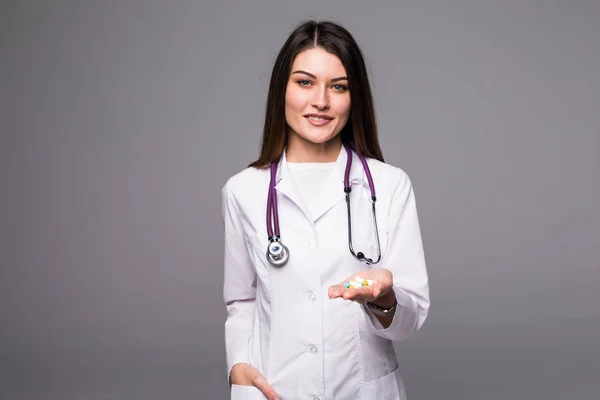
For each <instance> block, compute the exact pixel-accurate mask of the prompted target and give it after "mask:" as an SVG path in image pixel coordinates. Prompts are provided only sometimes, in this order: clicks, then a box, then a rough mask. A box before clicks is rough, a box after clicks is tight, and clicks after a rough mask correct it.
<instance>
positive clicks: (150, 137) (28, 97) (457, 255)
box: [0, 0, 600, 400]
mask: <svg viewBox="0 0 600 400" xmlns="http://www.w3.org/2000/svg"><path fill="white" fill-rule="evenodd" d="M308 17H316V18H319V19H333V20H335V21H337V22H340V23H342V24H343V25H345V26H346V27H347V28H348V29H349V30H350V31H351V32H352V33H353V35H354V36H355V38H356V40H357V41H358V42H359V45H360V46H361V47H362V49H363V51H364V53H365V55H366V58H367V60H368V69H369V73H370V75H371V79H372V85H373V91H374V96H375V100H376V106H377V116H378V121H379V126H380V135H381V143H382V146H383V150H384V155H385V157H386V161H387V162H389V163H391V164H393V165H396V166H399V167H401V168H403V169H404V170H405V171H406V172H407V173H408V174H409V175H410V177H411V178H412V181H413V184H414V187H415V192H416V196H417V205H418V209H419V215H420V220H421V225H422V231H423V240H424V244H425V251H426V258H427V263H428V270H429V274H430V282H431V299H432V308H431V313H430V316H429V319H428V321H427V322H426V323H425V325H424V326H423V328H422V330H421V331H419V332H418V333H417V334H415V335H414V336H413V337H411V338H410V339H409V340H408V341H406V342H402V343H398V344H397V346H396V348H397V352H398V357H399V360H400V365H401V368H402V370H403V373H404V376H405V379H406V384H407V387H408V393H409V398H410V400H418V399H485V400H495V399H598V398H600V379H599V377H600V372H599V371H600V361H599V360H600V345H599V343H598V342H599V340H600V257H599V255H598V254H599V253H598V252H599V248H600V212H599V211H598V208H599V204H600V166H599V158H600V154H599V153H600V76H599V73H598V71H600V2H599V1H595V0H588V1H584V0H572V1H569V2H567V1H550V0H548V1H543V0H538V1H534V0H529V1H517V0H511V1H474V0H473V1H468V0H456V1H397V2H391V1H390V2H383V1H382V2H372V3H368V2H365V1H350V0H347V1H337V2H326V1H319V2H317V1H308V0H304V1H297V2H282V1H270V2H267V1H265V2H258V1H252V2H249V1H239V2H234V1H227V2H224V1H223V2H217V1H213V2H208V1H192V0H189V1H162V2H161V1H156V0H153V1H144V0H126V1H125V0H124V1H100V0H98V1H90V0H88V1H75V0H72V1H69V0H54V1H41V0H40V1H33V0H21V1H17V0H14V1H3V2H2V5H1V9H0V93H1V97H0V101H1V103H0V113H1V114H0V116H1V118H0V132H1V136H0V179H1V181H0V190H1V196H0V227H1V228H0V263H1V269H0V398H1V399H7V400H29V399H43V400H50V399H52V400H55V399H56V400H58V399H60V400H75V399H85V400H125V399H140V400H155V399H182V400H187V399H190V400H191V399H226V398H228V386H227V381H226V376H225V375H226V367H225V353H224V351H225V349H224V340H223V324H224V321H225V306H224V304H223V301H222V276H223V272H222V252H223V243H222V236H223V230H222V225H221V216H220V190H221V187H222V186H223V184H224V183H225V181H226V180H227V178H228V177H230V176H231V175H233V174H234V173H236V172H238V171H240V170H241V169H243V168H245V166H246V165H247V164H248V163H249V162H250V161H251V160H253V159H254V158H255V157H256V156H257V154H258V149H259V138H260V134H261V129H262V123H263V116H264V105H265V101H266V91H267V85H268V80H269V76H270V71H271V67H272V64H273V61H274V59H275V56H276V53H277V51H278V50H279V49H280V47H281V45H282V44H283V42H284V40H285V38H286V37H287V35H288V34H289V33H290V32H291V30H292V29H293V27H294V26H295V25H296V24H297V23H298V22H300V21H301V20H303V19H305V18H308ZM340 229H342V227H340ZM299 379H301V377H299ZM288 400H289V399H288Z"/></svg>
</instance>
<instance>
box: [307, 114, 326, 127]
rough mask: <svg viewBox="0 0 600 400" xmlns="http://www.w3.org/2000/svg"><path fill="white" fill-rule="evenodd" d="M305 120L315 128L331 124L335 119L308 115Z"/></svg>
mask: <svg viewBox="0 0 600 400" xmlns="http://www.w3.org/2000/svg"><path fill="white" fill-rule="evenodd" d="M305 118H306V120H307V121H308V123H309V124H311V125H314V126H325V125H327V124H328V123H329V122H331V120H333V118H332V117H330V116H318V115H306V116H305Z"/></svg>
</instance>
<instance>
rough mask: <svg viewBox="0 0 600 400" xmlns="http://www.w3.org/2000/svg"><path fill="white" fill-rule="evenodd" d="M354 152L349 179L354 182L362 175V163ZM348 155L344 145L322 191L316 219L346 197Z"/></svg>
mask: <svg viewBox="0 0 600 400" xmlns="http://www.w3.org/2000/svg"><path fill="white" fill-rule="evenodd" d="M351 154H352V166H351V169H350V177H349V181H350V182H352V179H354V178H360V177H362V173H361V171H362V164H361V162H360V160H359V159H358V157H357V156H356V154H355V153H354V152H351ZM347 159H348V155H347V153H346V149H345V148H344V147H343V146H342V148H341V150H340V154H339V156H338V158H337V160H336V165H335V169H334V171H332V173H331V175H330V176H329V179H328V180H327V181H326V183H325V186H324V187H323V191H322V192H321V200H320V201H319V207H318V208H317V209H316V210H315V215H314V221H317V220H318V219H319V218H321V217H322V216H323V215H324V214H325V213H327V211H329V210H331V209H332V208H333V207H334V206H336V205H337V204H338V203H339V202H341V201H343V200H344V199H345V197H346V194H345V193H344V173H345V171H346V160H347Z"/></svg>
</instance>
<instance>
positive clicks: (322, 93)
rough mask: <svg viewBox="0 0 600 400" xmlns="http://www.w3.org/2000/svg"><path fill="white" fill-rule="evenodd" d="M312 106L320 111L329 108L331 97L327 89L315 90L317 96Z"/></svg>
mask: <svg viewBox="0 0 600 400" xmlns="http://www.w3.org/2000/svg"><path fill="white" fill-rule="evenodd" d="M312 105H313V106H314V107H316V108H318V109H319V110H326V109H327V108H329V95H328V93H327V88H319V89H317V90H315V96H314V97H313V101H312Z"/></svg>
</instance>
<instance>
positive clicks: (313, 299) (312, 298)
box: [308, 293, 317, 301]
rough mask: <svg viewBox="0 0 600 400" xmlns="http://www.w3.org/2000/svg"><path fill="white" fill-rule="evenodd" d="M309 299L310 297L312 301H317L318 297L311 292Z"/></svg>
mask: <svg viewBox="0 0 600 400" xmlns="http://www.w3.org/2000/svg"><path fill="white" fill-rule="evenodd" d="M308 299H309V300H310V301H315V300H316V299H317V297H316V296H315V295H314V294H312V293H310V294H309V295H308Z"/></svg>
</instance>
